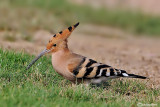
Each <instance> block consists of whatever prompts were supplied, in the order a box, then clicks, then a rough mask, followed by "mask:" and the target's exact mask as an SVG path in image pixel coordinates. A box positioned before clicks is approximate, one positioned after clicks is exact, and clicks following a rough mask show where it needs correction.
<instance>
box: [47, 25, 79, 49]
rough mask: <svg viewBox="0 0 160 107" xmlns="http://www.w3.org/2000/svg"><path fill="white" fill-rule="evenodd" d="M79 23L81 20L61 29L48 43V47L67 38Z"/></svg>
mask: <svg viewBox="0 0 160 107" xmlns="http://www.w3.org/2000/svg"><path fill="white" fill-rule="evenodd" d="M78 25H79V22H78V23H76V24H75V25H73V26H70V27H68V28H67V29H65V30H63V31H60V32H59V33H57V34H55V35H53V37H52V38H51V39H50V40H49V43H48V44H47V49H50V48H51V47H52V45H54V44H55V43H59V42H61V41H64V40H66V39H67V38H68V37H69V36H70V35H71V33H72V31H73V30H74V29H75V28H76V27H77V26H78Z"/></svg>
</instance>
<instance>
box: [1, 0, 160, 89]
mask: <svg viewBox="0 0 160 107" xmlns="http://www.w3.org/2000/svg"><path fill="white" fill-rule="evenodd" d="M159 5H160V1H157V0H0V47H1V48H3V49H12V50H16V51H24V52H27V53H29V54H35V55H36V54H38V53H39V52H40V51H41V50H43V49H44V47H45V45H46V43H47V42H48V40H49V38H50V37H51V36H52V35H54V34H55V33H57V32H59V31H61V30H63V29H65V28H67V27H69V26H70V25H73V24H75V23H77V22H80V25H79V27H78V28H77V29H76V30H75V31H74V32H73V34H72V35H71V37H70V39H69V47H70V49H71V50H72V51H74V52H76V53H79V54H82V55H84V56H88V57H90V58H93V59H96V60H98V61H102V62H104V63H107V64H110V65H112V66H115V67H117V68H122V69H126V70H128V72H133V73H137V74H141V75H144V76H148V77H150V78H151V82H152V83H153V84H157V85H153V84H152V87H158V86H159V83H160V80H159V78H160V66H159V65H160V48H159V46H160V38H159V37H160V6H159Z"/></svg>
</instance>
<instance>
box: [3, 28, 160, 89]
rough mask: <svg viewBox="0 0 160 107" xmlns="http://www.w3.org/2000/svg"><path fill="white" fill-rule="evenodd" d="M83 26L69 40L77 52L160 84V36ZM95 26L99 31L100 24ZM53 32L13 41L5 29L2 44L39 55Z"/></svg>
mask: <svg viewBox="0 0 160 107" xmlns="http://www.w3.org/2000/svg"><path fill="white" fill-rule="evenodd" d="M81 28H83V27H82V26H81ZM81 30H83V29H79V30H75V32H73V34H72V35H71V37H70V38H69V40H68V41H69V47H70V49H71V50H72V51H73V52H75V53H78V54H81V55H84V56H87V57H89V58H93V59H96V60H98V61H100V62H103V63H106V64H108V65H111V66H113V67H116V68H120V69H125V70H127V71H128V72H129V73H135V74H139V75H144V76H147V77H149V78H150V80H149V81H148V80H146V82H147V81H148V84H149V85H150V86H151V87H153V88H158V87H160V85H159V84H160V66H159V65H160V49H159V46H160V39H153V38H143V37H141V38H137V37H133V36H127V35H125V36H113V37H112V34H110V33H108V34H106V35H108V36H96V35H99V34H98V33H97V34H96V35H92V34H90V33H82V31H81ZM92 30H93V31H99V30H97V28H96V30H94V29H92ZM88 31H89V30H88ZM51 35H52V34H50V33H49V32H47V31H43V30H41V31H37V32H35V33H34V34H33V41H24V40H21V39H19V40H17V41H12V42H10V41H6V40H4V39H3V32H1V33H0V46H1V47H2V48H5V49H14V50H17V51H25V52H27V53H29V54H35V55H37V54H38V53H39V52H41V51H42V50H43V49H44V48H45V44H46V43H47V42H48V40H49V38H50V37H51ZM103 35H105V33H103ZM115 35H117V34H115Z"/></svg>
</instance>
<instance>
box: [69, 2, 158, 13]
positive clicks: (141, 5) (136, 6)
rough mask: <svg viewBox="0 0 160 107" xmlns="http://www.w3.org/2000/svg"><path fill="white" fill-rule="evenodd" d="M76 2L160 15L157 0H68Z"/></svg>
mask: <svg viewBox="0 0 160 107" xmlns="http://www.w3.org/2000/svg"><path fill="white" fill-rule="evenodd" d="M69 1H71V2H74V3H77V4H82V5H84V4H87V5H90V6H93V7H95V8H99V7H107V8H111V9H113V8H118V9H119V8H121V9H127V10H128V9H129V10H136V11H142V12H145V13H149V14H156V15H160V6H159V5H160V1H159V0H69Z"/></svg>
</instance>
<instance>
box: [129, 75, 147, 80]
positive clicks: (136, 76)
mask: <svg viewBox="0 0 160 107" xmlns="http://www.w3.org/2000/svg"><path fill="white" fill-rule="evenodd" d="M128 77H131V78H141V79H146V78H147V77H144V76H140V75H135V74H128Z"/></svg>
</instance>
